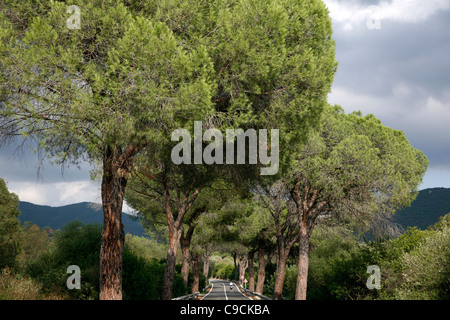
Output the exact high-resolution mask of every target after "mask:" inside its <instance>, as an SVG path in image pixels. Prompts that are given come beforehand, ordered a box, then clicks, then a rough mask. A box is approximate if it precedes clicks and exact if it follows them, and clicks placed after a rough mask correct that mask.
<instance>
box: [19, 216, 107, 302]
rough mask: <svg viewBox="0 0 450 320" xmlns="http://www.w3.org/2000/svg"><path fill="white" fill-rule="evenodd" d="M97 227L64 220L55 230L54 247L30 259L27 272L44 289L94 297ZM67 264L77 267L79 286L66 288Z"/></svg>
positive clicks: (95, 286) (76, 295)
mask: <svg viewBox="0 0 450 320" xmlns="http://www.w3.org/2000/svg"><path fill="white" fill-rule="evenodd" d="M101 231H102V228H101V226H100V225H95V224H87V225H83V224H82V223H81V222H79V221H73V222H70V223H68V224H67V225H66V226H65V227H64V228H63V230H62V231H58V232H57V233H56V234H55V236H54V240H53V241H54V243H53V246H54V248H52V250H50V251H48V252H45V253H43V254H41V255H39V256H38V257H37V259H36V260H35V261H34V262H32V263H30V264H29V266H28V268H27V272H28V273H29V274H30V275H31V276H32V277H34V278H36V279H38V280H39V281H40V282H42V284H43V288H42V289H43V291H44V292H64V293H66V294H68V295H69V296H70V297H71V298H72V299H97V298H98V290H99V289H98V284H99V256H100V240H101ZM70 265H77V266H78V267H80V271H81V289H80V290H78V289H74V290H69V289H67V286H66V281H67V278H68V277H69V276H70V275H69V274H68V273H67V267H69V266H70Z"/></svg>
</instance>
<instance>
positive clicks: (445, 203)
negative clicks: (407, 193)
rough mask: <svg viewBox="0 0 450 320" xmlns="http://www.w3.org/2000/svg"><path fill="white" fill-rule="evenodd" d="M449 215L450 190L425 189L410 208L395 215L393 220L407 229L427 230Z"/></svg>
mask: <svg viewBox="0 0 450 320" xmlns="http://www.w3.org/2000/svg"><path fill="white" fill-rule="evenodd" d="M447 213H450V189H448V188H432V189H424V190H421V191H420V192H419V194H418V195H417V198H416V200H414V202H413V203H412V204H411V206H410V207H408V208H405V209H402V210H400V211H398V212H397V213H395V215H394V217H393V220H394V222H395V223H398V224H400V225H401V226H402V227H403V228H405V229H406V228H407V227H418V228H419V229H421V230H425V229H426V228H427V227H429V226H431V225H433V224H435V223H436V222H438V221H439V218H440V217H442V216H445V215H446V214H447Z"/></svg>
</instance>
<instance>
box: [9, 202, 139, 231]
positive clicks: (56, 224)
mask: <svg viewBox="0 0 450 320" xmlns="http://www.w3.org/2000/svg"><path fill="white" fill-rule="evenodd" d="M19 210H20V212H21V214H20V216H19V217H18V218H19V220H20V222H21V223H22V224H24V223H25V222H26V221H30V222H32V223H34V224H36V225H38V226H39V227H41V228H43V227H50V228H52V229H53V230H58V229H62V228H63V227H64V225H66V224H67V223H68V222H70V221H73V220H79V221H80V222H82V223H84V224H88V223H99V224H103V208H102V206H101V205H100V204H97V203H92V202H79V203H73V204H69V205H65V206H61V207H51V206H48V205H38V204H34V203H31V202H26V201H21V202H20V204H19ZM122 223H123V225H124V231H125V233H130V234H132V235H137V236H146V235H145V230H144V227H143V226H142V225H141V223H140V221H139V219H138V218H135V217H133V216H131V215H129V214H127V213H125V212H123V213H122Z"/></svg>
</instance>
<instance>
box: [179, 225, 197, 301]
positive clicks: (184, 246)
mask: <svg viewBox="0 0 450 320" xmlns="http://www.w3.org/2000/svg"><path fill="white" fill-rule="evenodd" d="M193 231H194V227H192V226H191V227H189V229H188V231H187V232H186V236H184V235H183V232H181V237H180V246H181V252H182V254H183V263H182V266H181V275H182V277H183V283H184V287H185V288H186V293H187V290H188V280H189V269H190V265H191V250H190V246H191V239H192V234H193Z"/></svg>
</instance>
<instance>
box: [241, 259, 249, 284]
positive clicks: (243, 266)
mask: <svg viewBox="0 0 450 320" xmlns="http://www.w3.org/2000/svg"><path fill="white" fill-rule="evenodd" d="M247 265H248V260H247V256H246V255H245V254H240V255H239V284H241V285H242V284H243V278H244V277H245V269H247Z"/></svg>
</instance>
